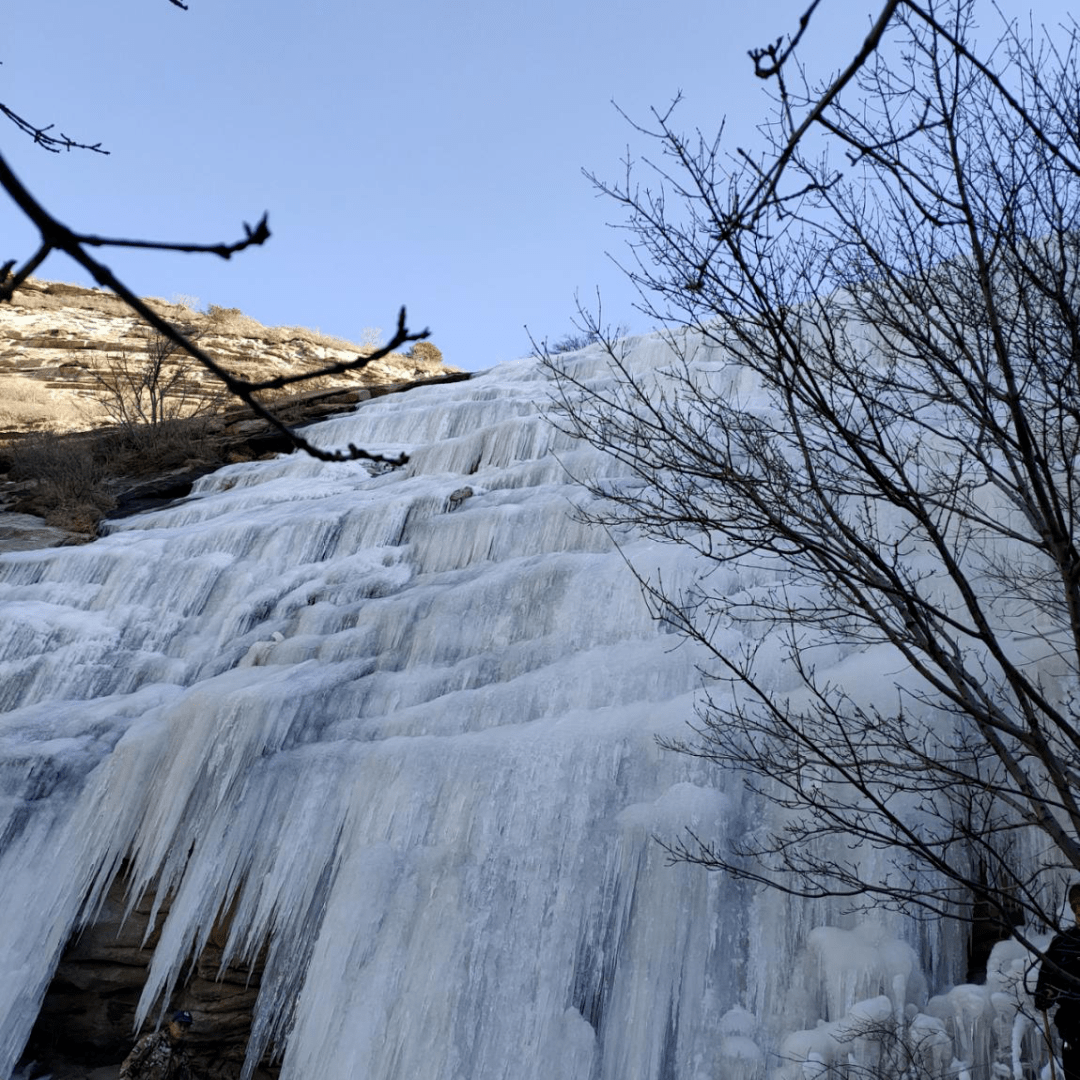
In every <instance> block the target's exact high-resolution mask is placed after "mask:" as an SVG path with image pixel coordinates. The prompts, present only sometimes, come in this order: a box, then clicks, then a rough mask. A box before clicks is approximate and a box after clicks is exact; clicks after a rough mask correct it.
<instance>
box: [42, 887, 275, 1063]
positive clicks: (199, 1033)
mask: <svg viewBox="0 0 1080 1080" xmlns="http://www.w3.org/2000/svg"><path fill="white" fill-rule="evenodd" d="M168 911H169V907H168V904H167V903H159V902H158V900H157V898H156V897H155V896H154V895H153V894H152V893H151V894H147V895H146V896H144V897H143V898H142V899H141V900H140V901H139V902H138V903H137V904H135V906H134V907H133V908H132V910H131V911H130V912H129V911H128V907H127V901H126V898H125V896H124V889H123V885H122V883H121V882H120V881H119V880H118V881H117V882H116V883H114V885H113V887H112V888H111V889H110V890H109V892H108V895H107V897H106V899H105V902H104V904H103V905H102V908H101V911H100V913H99V915H98V918H97V919H96V920H95V921H94V922H93V923H92V924H91V925H90V926H88V927H87V928H86V929H85V930H83V931H82V932H81V933H80V934H78V935H77V936H76V937H74V938H73V939H72V941H71V942H70V943H69V944H68V947H67V948H66V950H65V951H64V955H63V959H62V960H61V962H60V965H59V967H58V968H57V970H56V974H55V975H54V977H53V980H52V983H51V985H50V987H49V990H48V993H47V994H46V996H45V1000H44V1002H43V1004H42V1009H41V1013H40V1016H39V1018H38V1021H37V1024H36V1025H35V1027H34V1032H33V1035H32V1036H31V1038H30V1043H29V1045H28V1047H27V1052H26V1055H25V1057H26V1059H27V1060H28V1061H29V1060H32V1061H33V1062H34V1064H33V1066H30V1071H31V1072H33V1073H34V1074H35V1075H37V1074H41V1073H44V1072H47V1073H49V1074H50V1075H51V1076H52V1077H53V1080H65V1078H68V1077H71V1078H74V1077H84V1076H87V1075H88V1074H93V1076H94V1078H95V1080H109V1078H110V1077H113V1076H115V1075H116V1074H117V1072H118V1071H119V1064H120V1062H122V1061H123V1059H124V1058H125V1057H126V1056H127V1054H128V1052H129V1050H130V1049H131V1047H132V1045H133V1038H132V1030H133V1028H134V1020H135V1011H136V1007H137V1005H138V1000H139V995H140V994H141V993H142V989H143V986H144V985H145V983H146V979H147V973H148V971H149V968H150V964H151V962H152V960H153V958H154V950H155V948H156V947H157V944H158V941H159V940H160V937H161V926H162V924H163V922H164V921H165V918H166V917H167V915H168ZM227 936H228V920H227V919H225V920H222V921H220V922H219V923H218V924H217V925H215V926H214V927H213V929H212V930H211V932H210V935H209V939H208V940H207V943H206V945H205V946H204V947H203V949H202V951H201V952H200V953H199V955H198V958H197V959H196V960H195V961H194V963H193V964H192V969H191V976H190V978H189V979H188V980H187V981H186V982H185V984H184V986H183V989H182V990H180V991H179V992H178V993H177V995H176V997H175V999H174V1000H170V1001H168V1002H164V1003H163V1004H162V1006H161V1011H162V1012H163V1013H164V1015H166V1016H167V1015H169V1014H171V1013H172V1012H174V1011H175V1010H177V1009H186V1010H187V1011H188V1012H190V1013H191V1014H192V1015H193V1016H195V1017H197V1018H198V1020H197V1023H196V1024H195V1025H194V1026H193V1028H192V1030H191V1032H190V1034H189V1036H188V1041H187V1050H188V1054H189V1056H190V1058H191V1060H192V1064H193V1066H194V1067H195V1070H196V1074H197V1075H198V1076H199V1077H201V1078H205V1080H234V1078H235V1077H238V1076H239V1075H240V1071H241V1067H242V1065H243V1061H244V1049H245V1047H246V1046H247V1041H248V1036H249V1034H250V1032H251V1022H252V1013H253V1010H254V1007H255V1002H256V999H257V997H258V994H259V987H260V983H261V969H262V959H261V957H260V958H258V959H257V960H256V962H255V963H254V964H253V965H251V966H246V965H238V964H229V965H226V966H225V967H222V964H221V959H222V951H223V948H224V946H225V941H226V938H227ZM155 1020H156V1016H155ZM153 1027H154V1025H153V1023H148V1024H147V1025H146V1027H145V1030H146V1031H149V1030H153ZM278 1071H279V1070H278V1068H277V1066H275V1065H272V1064H271V1063H269V1062H264V1063H263V1067H260V1068H259V1069H257V1070H256V1071H255V1073H254V1080H274V1078H276V1076H277V1074H278Z"/></svg>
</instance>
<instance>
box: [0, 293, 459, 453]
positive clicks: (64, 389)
mask: <svg viewBox="0 0 1080 1080" xmlns="http://www.w3.org/2000/svg"><path fill="white" fill-rule="evenodd" d="M148 303H150V306H151V307H153V308H154V310H156V311H157V312H158V313H159V314H161V315H162V316H164V317H165V318H167V319H169V320H170V321H172V322H174V323H176V324H177V325H180V326H183V327H185V328H189V329H190V330H192V331H194V332H195V333H196V334H198V336H199V343H200V345H201V346H202V347H203V348H204V349H205V350H206V351H207V352H209V353H210V354H211V355H212V356H213V357H214V359H215V360H217V361H218V362H219V363H221V364H222V365H223V366H224V367H226V368H227V369H228V370H229V371H231V372H232V373H233V374H235V375H239V376H242V377H245V378H259V379H266V378H273V377H274V376H277V375H283V374H286V373H300V372H306V371H314V370H316V369H318V368H321V367H324V366H326V365H327V364H332V363H336V362H339V361H348V360H352V359H355V357H356V356H357V355H362V354H363V353H364V352H365V351H367V352H371V351H373V349H372V346H371V345H363V344H355V343H352V342H348V341H344V340H342V339H340V338H334V337H330V336H328V335H325V334H321V333H319V332H318V331H315V330H308V329H306V328H303V327H289V326H278V327H267V326H263V325H262V324H261V323H259V322H257V321H256V320H255V319H252V318H249V317H248V316H246V315H243V314H242V313H241V312H240V311H238V310H236V309H234V308H220V307H213V306H211V307H210V308H209V309H208V310H207V311H195V310H193V309H192V308H191V307H188V306H187V305H186V304H184V303H169V302H167V301H165V300H154V299H150V300H149V301H148ZM147 341H148V338H147V332H146V327H145V326H143V325H142V324H141V323H140V321H139V320H138V319H137V318H136V317H135V315H133V313H132V312H131V311H129V310H128V308H127V307H126V306H125V305H124V304H123V303H122V302H121V301H120V300H119V299H117V298H116V297H115V296H113V295H112V294H111V293H105V292H102V291H100V290H97V289H84V288H81V287H80V286H77V285H64V284H61V283H58V282H45V281H37V280H34V279H31V280H30V281H28V282H27V283H26V284H25V285H24V286H23V287H22V288H20V289H19V291H18V292H17V293H16V294H15V296H14V297H13V299H12V301H11V302H10V303H7V304H2V305H0V436H3V435H5V434H11V433H15V432H25V431H28V430H34V429H48V430H51V431H82V430H85V429H86V428H89V427H94V426H97V425H99V424H103V423H106V422H107V421H108V420H109V416H108V413H107V412H106V411H105V410H104V409H103V408H102V406H101V404H100V400H99V398H100V394H99V393H98V390H97V387H96V383H95V378H94V372H95V371H100V370H101V369H102V368H103V367H104V365H105V364H106V363H107V361H108V359H109V358H110V357H117V356H120V355H126V356H129V357H134V358H138V357H139V356H145V354H146V352H147ZM423 346H424V347H421V348H419V349H418V350H416V352H415V354H414V355H412V356H404V355H399V354H393V355H391V356H388V357H385V358H384V359H382V360H378V361H375V362H374V363H372V364H371V365H370V366H369V367H367V368H365V369H364V370H363V371H362V372H360V373H351V374H345V375H338V376H329V377H327V378H325V379H322V380H320V384H319V386H320V389H324V390H325V389H334V388H343V387H356V386H357V385H360V386H364V387H372V386H376V387H378V386H387V385H390V384H396V383H402V382H412V381H415V380H417V379H425V378H430V377H432V376H438V375H444V374H446V373H448V372H450V371H456V370H458V369H455V368H448V367H446V366H445V365H444V364H443V363H442V357H441V353H439V351H438V349H436V348H434V347H433V346H431V345H430V344H428V343H427V342H424V343H423ZM185 377H186V378H187V379H188V380H189V381H190V385H189V387H188V390H189V391H190V392H191V393H192V394H193V397H194V398H195V399H197V398H198V397H199V395H200V394H202V395H203V396H206V395H209V394H212V393H216V392H217V386H216V384H215V380H213V379H212V377H210V376H209V375H208V374H207V373H206V372H204V371H203V370H202V369H201V368H197V367H194V366H193V367H191V369H190V370H189V371H188V372H187V373H186V376H185Z"/></svg>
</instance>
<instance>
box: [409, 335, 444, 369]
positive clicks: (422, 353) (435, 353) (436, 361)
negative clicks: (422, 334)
mask: <svg viewBox="0 0 1080 1080" xmlns="http://www.w3.org/2000/svg"><path fill="white" fill-rule="evenodd" d="M409 358H410V359H412V360H415V361H417V362H418V363H420V364H423V365H424V366H425V367H427V366H429V365H432V366H436V365H437V366H438V367H442V364H443V355H442V350H441V349H440V348H439V347H438V346H437V345H432V343H431V342H430V341H418V342H417V343H416V344H415V345H414V346H413V347H412V350H411V351H410V352H409Z"/></svg>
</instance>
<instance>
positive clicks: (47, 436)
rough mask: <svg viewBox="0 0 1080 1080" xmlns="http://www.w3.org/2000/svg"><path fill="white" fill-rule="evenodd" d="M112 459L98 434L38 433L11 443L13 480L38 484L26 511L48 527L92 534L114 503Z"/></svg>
mask: <svg viewBox="0 0 1080 1080" xmlns="http://www.w3.org/2000/svg"><path fill="white" fill-rule="evenodd" d="M112 456H113V455H112V451H111V449H110V446H109V443H108V440H107V438H105V437H103V436H100V435H97V436H87V435H81V436H64V435H58V434H57V433H55V432H52V431H41V432H35V433H34V434H32V435H27V436H24V437H22V438H20V439H18V440H16V441H15V442H14V443H13V444H12V447H11V461H12V465H11V470H10V473H9V477H10V479H12V480H15V481H32V482H33V484H34V489H33V494H32V495H30V496H29V497H28V498H27V499H25V500H24V501H23V503H22V504H21V506H22V508H24V509H26V510H27V511H29V512H30V513H36V514H38V515H39V516H41V517H43V518H44V519H45V520H46V522H47V523H48V524H50V525H62V526H64V527H65V528H70V529H73V530H74V531H77V532H92V531H93V526H94V524H95V523H96V522H97V521H98V519H99V518H100V517H101V515H102V514H103V513H104V512H105V511H106V510H109V509H111V508H112V506H113V505H114V500H113V497H112V495H111V494H110V492H109V490H108V483H107V481H108V478H109V476H110V474H111V472H112V467H111V460H110V459H111V458H112Z"/></svg>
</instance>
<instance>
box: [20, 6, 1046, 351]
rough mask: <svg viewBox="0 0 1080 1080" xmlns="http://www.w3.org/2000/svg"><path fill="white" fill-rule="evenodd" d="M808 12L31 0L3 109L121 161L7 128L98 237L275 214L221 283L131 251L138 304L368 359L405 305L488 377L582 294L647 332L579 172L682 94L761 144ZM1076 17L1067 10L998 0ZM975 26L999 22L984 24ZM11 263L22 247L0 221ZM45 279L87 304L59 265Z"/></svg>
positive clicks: (631, 138) (613, 173) (830, 20)
mask: <svg viewBox="0 0 1080 1080" xmlns="http://www.w3.org/2000/svg"><path fill="white" fill-rule="evenodd" d="M807 3H808V0H759V2H757V3H748V2H738V3H735V2H731V0H669V2H668V3H666V4H665V5H658V4H656V3H655V2H649V3H646V2H644V0H618V2H617V0H573V2H571V0H548V2H547V3H544V4H539V3H525V2H522V0H499V2H496V0H457V2H456V3H453V4H450V3H446V2H445V0H441V2H436V0H396V2H394V3H382V4H373V3H369V2H366V0H305V2H303V3H301V2H299V0H291V2H285V0H264V2H262V3H260V4H258V5H256V4H252V3H250V0H249V2H247V3H239V2H235V0H234V2H229V0H190V10H188V11H186V12H184V11H181V10H179V9H178V8H176V7H173V6H172V5H171V4H170V3H168V2H167V0H102V2H101V3H96V4H89V3H87V2H86V0H33V2H31V3H21V4H10V5H7V6H8V8H9V10H5V12H4V30H5V33H4V36H3V44H2V45H0V60H2V62H3V66H2V67H0V101H3V102H4V103H5V104H6V105H8V106H9V107H10V108H13V109H15V110H16V111H17V112H19V113H21V114H22V115H24V116H25V117H27V119H29V120H31V121H33V122H35V123H37V124H46V123H55V124H56V127H57V129H58V130H61V131H63V132H65V133H67V134H69V135H71V136H73V137H75V138H79V139H85V140H87V141H91V142H93V141H98V140H100V141H101V142H102V143H103V145H104V146H105V147H106V148H107V149H108V150H109V151H110V155H109V156H108V157H104V156H100V155H94V154H87V153H68V154H61V155H53V154H47V153H45V152H44V151H42V150H40V149H38V148H36V147H34V146H33V145H32V144H31V143H30V142H29V140H28V139H26V138H25V137H23V136H21V135H20V134H19V133H18V132H17V131H16V130H15V128H14V127H10V126H9V127H4V128H0V147H2V148H3V153H4V154H5V156H6V157H7V159H8V161H9V163H10V164H11V165H12V166H13V168H14V169H15V170H16V172H17V173H18V174H19V175H20V176H21V178H22V179H23V180H24V182H26V183H27V184H28V185H29V186H30V187H31V189H32V190H33V191H34V192H35V194H36V195H37V196H38V197H39V198H40V199H41V200H42V202H43V203H44V205H45V206H46V208H47V209H49V210H50V211H51V212H53V213H54V214H56V215H57V216H58V217H59V218H60V219H61V220H62V221H64V222H65V223H67V224H69V225H71V226H72V227H73V228H76V229H80V230H86V231H93V232H97V233H99V234H107V235H119V236H137V237H145V238H155V239H169V240H188V241H190V240H196V241H202V242H216V241H221V240H233V239H237V238H239V236H240V234H241V231H242V229H241V222H242V221H245V220H246V221H250V222H252V223H254V221H256V220H257V219H258V218H259V217H260V216H261V214H262V213H263V211H264V210H265V211H269V214H270V227H271V231H272V233H273V236H272V238H271V240H270V241H269V243H268V244H267V245H266V246H264V247H263V248H259V249H254V250H252V251H249V252H247V253H244V254H242V255H240V256H238V257H235V258H234V259H233V260H232V261H230V262H228V263H226V262H223V261H221V260H218V259H214V258H212V257H210V256H194V255H162V254H146V253H143V254H131V253H129V254H117V253H115V252H113V253H109V255H108V257H107V259H106V261H108V262H109V263H110V265H112V266H113V268H114V269H115V270H117V271H118V272H119V273H120V274H121V276H122V277H124V279H125V280H126V281H127V283H128V284H129V285H130V286H131V287H132V288H134V289H135V291H136V292H139V293H141V294H143V295H151V296H164V297H166V298H172V297H173V296H175V295H177V294H186V295H189V296H195V297H198V298H199V300H200V301H201V303H202V304H203V305H206V304H219V305H221V306H224V307H239V308H241V309H242V310H243V311H244V312H246V313H247V314H249V315H252V316H254V317H255V318H257V319H260V320H261V321H263V322H265V323H269V324H293V325H304V326H311V327H316V328H318V329H320V330H322V331H324V332H326V333H331V334H337V335H340V336H342V337H347V338H352V339H354V340H355V339H358V338H359V337H360V336H361V334H362V332H363V330H364V328H366V327H383V328H384V329H390V328H391V327H392V326H393V324H394V321H395V319H396V315H397V311H398V308H399V307H400V306H401V305H402V304H406V305H407V306H408V311H409V322H410V325H411V326H412V327H413V328H415V329H420V328H422V327H424V326H427V327H429V328H430V329H431V331H432V338H431V340H432V341H433V342H435V343H436V344H437V345H438V346H439V347H440V348H441V349H442V350H443V353H444V356H445V358H446V360H447V361H448V362H449V363H452V364H456V365H458V366H460V367H464V368H468V369H472V370H478V369H482V368H486V367H490V366H491V365H493V364H495V363H498V362H500V361H503V360H508V359H512V358H514V357H516V356H521V355H524V354H526V353H527V352H528V350H529V344H528V339H527V336H526V333H525V329H524V326H525V325H526V324H527V325H528V327H529V329H530V330H531V331H532V332H533V333H534V334H535V335H536V336H537V337H541V338H542V337H544V336H545V335H547V336H551V337H553V338H554V337H558V336H560V335H561V334H562V333H564V332H566V331H567V330H569V329H571V318H572V316H573V314H574V296H575V293H580V294H581V296H582V298H583V299H585V300H592V299H593V298H594V297H595V293H596V290H597V289H599V290H600V292H601V295H602V297H603V300H604V307H605V316H607V317H610V320H611V321H612V322H616V323H624V324H627V325H628V326H629V327H630V329H632V330H635V331H641V330H647V329H650V328H651V327H650V325H649V324H648V323H647V322H646V321H645V320H644V318H643V317H642V316H640V315H638V314H636V313H635V312H634V311H633V309H632V303H633V294H632V292H631V290H630V288H629V286H628V285H627V284H626V282H625V281H624V280H623V278H622V276H621V274H620V272H619V271H618V269H617V268H616V267H615V266H614V265H613V263H612V262H611V260H610V258H609V256H608V253H610V254H612V255H616V256H618V255H619V254H620V252H621V250H622V248H623V245H624V243H625V241H624V239H623V237H622V236H620V234H619V233H618V232H616V231H614V230H612V229H611V228H609V227H608V224H607V223H608V222H611V221H613V220H617V218H618V213H617V210H616V208H615V207H614V206H613V205H611V204H609V203H608V202H606V201H605V200H603V199H598V198H597V197H596V194H595V192H594V191H593V189H592V188H591V186H590V185H589V183H588V181H587V180H586V179H585V178H584V177H583V176H582V174H581V170H582V168H586V169H588V170H589V171H591V172H595V173H597V174H599V175H601V176H605V177H609V178H613V179H614V178H617V177H618V175H619V172H620V161H621V159H622V158H623V157H624V156H625V154H626V152H627V147H628V145H629V148H630V152H631V154H632V155H633V156H638V155H640V154H641V153H642V152H646V151H647V149H648V147H647V144H646V143H645V142H644V141H643V140H642V139H641V137H640V136H637V135H636V134H635V133H634V132H633V131H632V130H631V129H630V128H629V127H628V126H627V124H626V122H625V121H624V120H623V119H622V118H621V117H620V116H619V115H618V114H617V112H616V110H615V108H614V107H613V105H612V101H613V100H614V101H615V102H617V103H618V104H619V105H620V106H621V107H622V108H623V109H624V110H625V111H626V112H628V113H629V114H630V115H631V116H633V117H635V118H641V119H643V120H644V119H647V113H648V109H649V107H650V106H654V105H655V106H657V107H664V106H666V105H667V103H668V102H669V101H670V100H671V98H672V97H673V96H674V95H675V94H676V92H678V91H680V90H681V91H682V93H683V94H684V98H685V102H684V105H683V106H682V108H681V113H680V115H681V118H682V121H681V126H683V127H685V128H686V129H692V128H694V127H701V128H702V129H703V130H705V131H708V132H711V131H713V130H715V128H716V126H717V124H718V123H719V120H720V119H721V117H723V116H725V115H726V116H727V117H728V125H729V127H728V130H729V132H730V133H731V138H732V143H736V142H739V143H745V142H747V141H750V140H752V138H753V126H754V123H755V122H756V121H758V120H760V119H761V118H762V116H763V115H765V113H766V112H767V110H768V108H769V102H768V100H767V98H766V97H765V94H764V89H763V86H762V84H761V83H759V82H758V81H757V80H755V79H754V77H753V74H752V69H751V65H750V62H749V60H748V59H747V57H746V52H747V50H748V49H749V48H752V47H754V46H756V45H761V44H764V43H765V42H767V41H770V40H772V39H774V38H776V37H778V36H779V35H781V34H783V33H787V32H791V31H793V30H794V28H795V27H796V25H797V21H798V16H799V14H800V13H801V12H802V11H803V10H804V8H805V6H806V5H807ZM879 6H880V5H879V4H878V3H874V2H871V0H822V4H821V6H820V8H819V11H818V13H817V14H816V15H815V17H814V20H813V22H812V23H811V27H810V30H809V32H808V36H807V39H806V42H805V46H804V48H803V49H802V55H803V57H804V60H805V61H807V62H808V64H809V65H811V67H812V71H813V72H814V73H821V74H824V73H826V72H827V71H828V70H831V69H832V68H835V67H836V66H837V65H839V64H840V63H842V62H844V61H845V60H847V59H848V58H849V57H850V56H851V55H852V53H853V52H854V51H855V50H856V49H857V48H858V46H859V44H860V43H861V41H862V39H863V37H864V36H865V33H866V29H867V27H868V17H869V14H870V13H871V12H872V11H875V10H876V9H877V8H878V7H879ZM1001 6H1002V9H1003V10H1004V11H1005V12H1006V13H1008V14H1010V15H1022V14H1024V13H1026V12H1028V11H1029V10H1030V11H1032V12H1033V14H1034V17H1035V19H1036V21H1037V22H1039V21H1045V22H1048V23H1051V24H1053V23H1054V22H1056V21H1058V20H1061V19H1063V18H1064V17H1065V13H1066V11H1067V5H1066V4H1065V3H1063V2H1061V0H1042V2H1036V3H1034V4H1021V3H1018V2H1016V0H1003V3H1002V5H1001ZM985 8H986V11H985V17H986V22H987V25H988V26H993V25H996V24H995V19H996V16H995V15H994V13H993V10H992V7H991V4H990V2H989V0H987V2H986V4H985ZM0 239H2V245H0V262H3V261H4V260H6V259H8V258H13V257H14V258H19V259H20V260H21V259H24V258H25V257H26V256H28V255H29V254H30V252H31V251H32V250H33V249H34V246H35V243H34V240H35V236H34V233H33V231H32V230H31V228H30V227H29V226H28V225H27V224H26V223H25V222H24V221H23V220H22V219H21V218H20V216H19V214H18V212H17V210H15V208H14V207H13V206H11V205H10V204H8V203H7V202H6V201H5V202H0ZM39 276H41V277H45V278H50V279H54V280H61V281H75V282H83V283H87V284H89V282H88V281H87V280H86V279H85V278H84V277H82V276H81V271H80V270H79V268H78V267H76V266H75V264H73V263H71V262H70V261H68V260H67V259H66V258H65V257H63V256H53V258H52V259H51V260H50V261H49V262H47V263H46V264H45V266H44V267H43V268H42V269H41V270H40V271H39Z"/></svg>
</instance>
